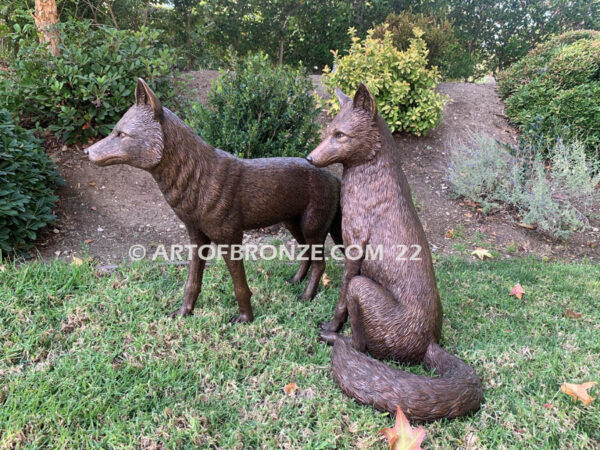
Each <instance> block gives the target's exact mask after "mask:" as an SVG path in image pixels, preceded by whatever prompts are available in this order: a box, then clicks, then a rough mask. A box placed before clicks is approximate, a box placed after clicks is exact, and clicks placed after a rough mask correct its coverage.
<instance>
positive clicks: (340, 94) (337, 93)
mask: <svg viewBox="0 0 600 450" xmlns="http://www.w3.org/2000/svg"><path fill="white" fill-rule="evenodd" d="M335 96H336V97H337V99H338V102H340V108H343V107H344V105H345V104H346V103H348V102H349V101H350V100H351V99H350V97H348V96H347V95H346V94H344V93H343V92H342V90H341V89H340V88H338V87H336V88H335Z"/></svg>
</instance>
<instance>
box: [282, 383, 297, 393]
mask: <svg viewBox="0 0 600 450" xmlns="http://www.w3.org/2000/svg"><path fill="white" fill-rule="evenodd" d="M297 389H298V385H297V384H296V383H293V382H292V383H289V384H286V385H285V386H284V387H283V392H285V393H286V395H292V394H293V393H294V392H296V390H297Z"/></svg>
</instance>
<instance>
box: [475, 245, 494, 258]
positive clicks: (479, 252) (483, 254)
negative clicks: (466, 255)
mask: <svg viewBox="0 0 600 450" xmlns="http://www.w3.org/2000/svg"><path fill="white" fill-rule="evenodd" d="M471 255H473V256H477V257H478V258H479V259H481V260H483V259H484V258H493V257H494V256H493V255H492V254H491V253H490V251H489V250H486V249H485V248H482V247H477V248H476V249H475V250H473V251H472V252H471Z"/></svg>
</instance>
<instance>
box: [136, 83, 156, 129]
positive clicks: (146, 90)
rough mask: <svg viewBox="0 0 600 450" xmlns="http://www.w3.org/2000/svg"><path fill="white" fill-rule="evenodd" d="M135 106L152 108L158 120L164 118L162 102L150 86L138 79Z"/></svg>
mask: <svg viewBox="0 0 600 450" xmlns="http://www.w3.org/2000/svg"><path fill="white" fill-rule="evenodd" d="M135 104H136V105H150V106H152V110H153V111H154V118H155V119H156V120H160V119H161V118H162V114H163V110H162V105H161V103H160V100H159V99H158V97H157V96H156V94H155V93H154V92H153V91H152V89H150V86H148V85H147V84H146V82H145V81H144V80H142V79H141V78H138V82H137V86H136V88H135Z"/></svg>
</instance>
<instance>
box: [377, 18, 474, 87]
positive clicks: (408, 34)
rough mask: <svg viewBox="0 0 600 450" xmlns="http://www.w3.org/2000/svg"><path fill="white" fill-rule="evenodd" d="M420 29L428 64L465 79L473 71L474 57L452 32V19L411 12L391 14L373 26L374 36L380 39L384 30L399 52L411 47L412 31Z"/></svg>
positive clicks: (449, 75) (442, 71)
mask: <svg viewBox="0 0 600 450" xmlns="http://www.w3.org/2000/svg"><path fill="white" fill-rule="evenodd" d="M415 28H419V29H420V30H421V31H423V40H424V41H425V43H426V44H427V49H428V50H429V61H428V67H431V66H436V67H438V69H439V71H440V74H441V75H442V76H443V77H444V78H446V79H458V78H467V77H469V76H471V75H473V73H474V72H475V64H476V60H475V58H474V57H473V56H472V55H470V54H469V53H468V52H467V51H466V50H465V49H464V48H463V46H462V45H461V43H460V42H459V40H458V39H457V37H456V36H455V34H454V29H453V27H452V21H450V20H448V19H446V18H440V17H434V16H430V15H426V14H422V13H418V14H417V13H413V12H412V11H403V12H401V13H399V14H390V15H388V16H387V18H386V19H385V22H384V23H383V24H380V25H377V26H376V27H375V28H374V29H373V37H374V38H376V39H383V38H384V37H385V33H386V31H389V32H390V33H391V34H392V41H393V43H394V46H395V47H396V48H397V49H398V50H401V51H404V50H407V49H408V48H409V47H410V43H411V39H413V38H414V33H413V30H414V29H415Z"/></svg>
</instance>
